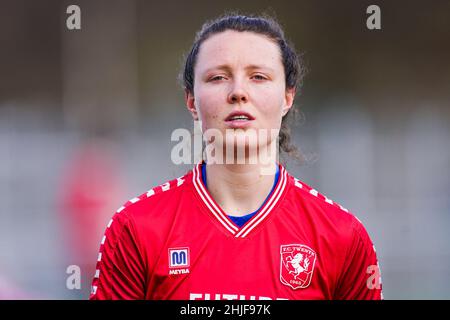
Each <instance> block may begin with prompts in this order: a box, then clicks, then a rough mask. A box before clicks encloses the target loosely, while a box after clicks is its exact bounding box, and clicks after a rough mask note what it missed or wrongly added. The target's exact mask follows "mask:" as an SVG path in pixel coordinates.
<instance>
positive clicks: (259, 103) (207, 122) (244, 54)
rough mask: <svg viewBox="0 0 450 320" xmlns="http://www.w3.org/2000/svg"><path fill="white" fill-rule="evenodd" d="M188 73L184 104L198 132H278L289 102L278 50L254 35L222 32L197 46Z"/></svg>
mask: <svg viewBox="0 0 450 320" xmlns="http://www.w3.org/2000/svg"><path fill="white" fill-rule="evenodd" d="M194 74H195V77H194V93H193V94H187V96H186V104H187V107H188V109H189V110H190V111H191V113H192V115H193V117H194V119H195V120H200V121H201V123H202V130H203V132H205V131H206V130H208V129H217V130H219V131H220V132H222V133H224V134H225V131H227V129H229V130H228V131H230V130H231V131H232V132H233V130H232V129H243V130H244V131H248V130H255V131H259V130H260V129H267V130H269V131H270V130H272V129H275V130H278V131H279V129H280V126H281V120H282V116H284V115H285V114H286V113H287V112H288V110H289V108H290V107H291V106H292V103H293V100H294V94H295V92H294V90H293V89H289V90H286V84H285V73H284V67H283V63H282V59H281V52H280V49H279V48H278V45H277V44H276V43H275V42H273V41H272V40H270V39H269V38H267V37H265V36H264V35H260V34H257V33H253V32H237V31H231V30H227V31H225V32H221V33H218V34H215V35H213V36H211V37H210V38H209V39H207V40H206V41H204V42H203V43H202V45H201V47H200V50H199V53H198V57H197V63H196V66H195V69H194ZM278 131H277V132H278ZM241 132H242V131H241ZM260 142H261V141H260ZM267 142H270V141H267Z"/></svg>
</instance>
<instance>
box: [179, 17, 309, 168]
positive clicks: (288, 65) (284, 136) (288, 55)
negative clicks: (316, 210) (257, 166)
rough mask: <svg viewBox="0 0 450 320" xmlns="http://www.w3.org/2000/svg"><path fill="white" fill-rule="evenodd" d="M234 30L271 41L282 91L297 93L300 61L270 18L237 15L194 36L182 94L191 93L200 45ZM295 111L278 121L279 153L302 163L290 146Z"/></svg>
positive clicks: (217, 21)
mask: <svg viewBox="0 0 450 320" xmlns="http://www.w3.org/2000/svg"><path fill="white" fill-rule="evenodd" d="M226 30H234V31H239V32H244V31H249V32H254V33H257V34H262V35H265V36H266V37H268V38H269V39H270V40H272V41H274V42H275V43H276V44H277V45H278V47H279V48H280V52H281V58H282V62H283V67H284V72H285V78H286V88H287V89H292V88H294V89H296V90H297V89H299V88H300V86H301V81H302V78H303V74H304V69H303V68H302V65H301V63H300V57H299V55H298V54H297V53H296V51H295V49H294V46H293V45H292V44H291V43H289V42H288V40H287V39H286V38H285V36H284V32H283V29H282V28H281V26H280V24H279V23H278V22H277V21H276V20H275V19H274V18H273V17H271V16H268V15H260V16H245V15H239V14H226V15H224V16H222V17H219V18H217V19H214V20H212V21H208V22H206V23H205V24H203V26H202V28H201V30H200V31H198V32H197V34H196V36H195V40H194V44H193V45H192V48H191V51H190V52H189V54H188V55H187V57H186V60H185V64H184V70H183V75H182V77H181V76H180V78H182V82H183V86H184V90H185V91H186V92H189V93H192V94H193V93H194V67H195V64H196V62H197V57H198V53H199V51H200V46H201V45H202V43H203V42H204V41H205V40H207V39H208V38H209V37H211V36H212V35H214V34H217V33H221V32H224V31H226ZM297 113H298V110H297V109H296V108H295V106H292V108H291V109H290V110H289V111H288V113H287V114H286V115H285V116H284V117H283V119H282V121H281V128H280V134H279V146H280V151H283V152H285V153H286V154H288V155H290V156H292V157H294V158H296V159H297V160H299V161H300V162H303V160H304V158H303V156H302V155H301V154H300V152H299V150H298V148H297V147H296V146H295V145H293V144H292V143H291V134H290V123H291V122H292V121H295V120H296V118H297V116H298V115H297Z"/></svg>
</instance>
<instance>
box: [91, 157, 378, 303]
mask: <svg viewBox="0 0 450 320" xmlns="http://www.w3.org/2000/svg"><path fill="white" fill-rule="evenodd" d="M279 169H280V175H279V179H278V182H277V184H276V186H275V187H274V189H273V191H272V193H271V195H270V196H269V197H268V198H267V199H266V201H265V202H264V204H263V206H262V207H261V208H260V209H259V210H258V212H257V213H256V214H255V215H254V216H253V217H252V218H251V219H250V220H249V221H248V222H247V223H246V224H245V225H243V226H242V227H241V228H239V227H238V226H236V225H235V224H234V223H233V222H232V220H230V219H229V217H228V216H227V215H226V213H225V212H224V211H223V210H222V209H221V208H220V207H219V205H218V204H217V203H216V202H215V201H214V199H213V198H212V197H211V195H210V194H209V192H208V190H207V189H206V188H205V186H204V184H203V182H202V178H201V168H200V165H197V166H195V168H194V169H193V170H191V171H190V172H188V173H187V174H186V175H185V176H183V177H180V178H178V179H175V180H172V181H170V182H167V183H165V184H163V185H160V186H158V187H155V188H153V189H151V190H150V191H148V192H146V193H145V194H142V195H141V196H139V197H136V198H134V199H131V200H130V201H128V202H127V203H126V204H125V205H124V206H122V207H121V208H119V209H118V210H117V212H116V214H115V215H114V216H113V217H112V219H111V221H110V222H109V224H108V226H107V228H106V232H105V235H104V237H103V239H102V242H101V246H100V252H99V255H98V261H97V268H96V269H97V270H96V273H95V277H94V279H93V282H92V290H91V296H90V299H178V300H189V299H206V300H209V299H211V300H214V299H239V300H258V299H381V298H382V294H381V281H380V277H379V268H378V261H377V257H376V252H375V248H374V246H373V244H372V242H371V240H370V238H369V236H368V234H367V232H366V230H365V228H364V227H363V225H362V223H361V222H360V221H359V220H358V219H357V218H356V217H355V216H354V215H352V214H351V213H349V212H348V210H347V209H345V208H343V207H342V206H340V205H338V204H337V203H335V202H333V201H332V200H330V199H328V198H327V197H325V196H323V195H321V194H320V193H318V192H317V191H316V190H314V189H312V188H311V187H309V186H307V185H306V184H304V183H303V182H301V181H299V180H298V179H296V178H294V177H292V176H291V175H289V174H288V173H287V171H286V170H285V169H284V168H283V167H282V166H280V167H279Z"/></svg>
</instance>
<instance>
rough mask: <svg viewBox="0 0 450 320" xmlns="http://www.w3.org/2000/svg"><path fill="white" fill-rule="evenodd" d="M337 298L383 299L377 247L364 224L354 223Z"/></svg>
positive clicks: (357, 221)
mask: <svg viewBox="0 0 450 320" xmlns="http://www.w3.org/2000/svg"><path fill="white" fill-rule="evenodd" d="M335 296H336V297H335V298H336V299H341V300H381V299H383V295H382V287H381V276H380V267H379V264H378V259H377V255H376V251H375V247H374V245H373V243H372V241H371V239H370V237H369V235H368V233H367V231H366V229H365V228H364V226H363V225H362V223H361V222H360V221H359V220H357V219H356V218H355V219H354V220H353V223H352V236H351V243H350V245H349V248H348V250H347V254H346V257H345V261H344V267H343V269H342V272H341V276H340V278H339V280H338V285H337V288H336V291H335Z"/></svg>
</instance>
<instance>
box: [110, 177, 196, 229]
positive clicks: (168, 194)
mask: <svg viewBox="0 0 450 320" xmlns="http://www.w3.org/2000/svg"><path fill="white" fill-rule="evenodd" d="M190 183H192V172H191V171H189V172H188V173H186V174H185V175H184V176H181V177H179V178H176V179H173V180H170V181H167V182H165V183H163V184H160V185H158V186H155V187H152V188H150V189H149V190H148V191H146V192H144V193H142V194H141V195H139V196H136V197H133V198H132V199H130V200H128V201H126V202H125V203H124V204H123V205H122V206H121V207H120V208H118V209H117V210H116V212H115V213H114V214H113V217H112V219H111V221H110V222H109V225H111V224H112V223H113V222H115V221H122V223H121V224H123V223H124V222H125V221H126V222H127V223H130V224H132V225H137V226H142V225H148V224H151V225H155V224H156V222H162V221H164V220H170V219H169V216H170V212H172V211H174V208H176V207H177V206H178V203H179V201H180V199H181V198H182V197H183V195H184V194H185V192H184V191H185V190H186V188H188V186H189V184H190Z"/></svg>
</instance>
